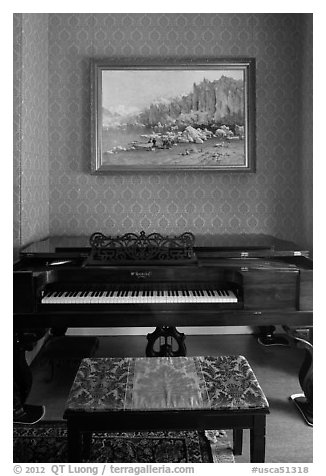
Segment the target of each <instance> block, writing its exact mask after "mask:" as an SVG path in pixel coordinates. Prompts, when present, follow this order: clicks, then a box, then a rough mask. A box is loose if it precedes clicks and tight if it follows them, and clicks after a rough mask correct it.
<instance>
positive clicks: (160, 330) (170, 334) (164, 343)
mask: <svg viewBox="0 0 326 476" xmlns="http://www.w3.org/2000/svg"><path fill="white" fill-rule="evenodd" d="M147 340H148V344H147V347H146V356H147V357H179V356H185V355H186V346H185V343H184V340H185V335H184V334H183V333H182V332H179V331H178V330H177V329H176V328H175V327H170V326H162V327H157V328H156V329H155V331H154V332H152V333H151V334H147ZM157 340H158V341H159V345H160V347H159V351H155V350H154V345H155V342H156V341H157ZM173 341H175V342H176V343H177V346H178V347H177V349H176V350H174V349H173Z"/></svg>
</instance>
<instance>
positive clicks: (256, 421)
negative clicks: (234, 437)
mask: <svg viewBox="0 0 326 476" xmlns="http://www.w3.org/2000/svg"><path fill="white" fill-rule="evenodd" d="M265 429H266V415H256V416H254V417H253V427H252V428H251V429H250V462H251V463H264V462H265Z"/></svg>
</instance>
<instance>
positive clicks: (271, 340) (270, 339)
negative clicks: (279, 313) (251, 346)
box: [257, 326, 289, 347]
mask: <svg viewBox="0 0 326 476" xmlns="http://www.w3.org/2000/svg"><path fill="white" fill-rule="evenodd" d="M259 331H260V334H259V335H258V338H257V340H258V343H259V344H261V345H264V346H266V347H269V346H271V345H285V346H288V345H289V341H288V339H286V338H284V337H282V336H275V335H274V332H275V326H264V327H259Z"/></svg>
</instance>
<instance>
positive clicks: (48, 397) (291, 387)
mask: <svg viewBox="0 0 326 476" xmlns="http://www.w3.org/2000/svg"><path fill="white" fill-rule="evenodd" d="M99 339H100V345H99V348H98V350H97V352H96V356H97V357H100V356H101V357H106V356H107V357H123V356H133V357H143V356H144V351H145V347H146V343H147V341H146V338H145V337H143V336H114V337H100V338H99ZM186 346H187V355H189V356H193V355H227V354H241V355H244V356H245V357H246V358H247V359H248V361H249V363H250V364H251V367H252V368H253V370H254V372H255V374H256V376H257V378H258V380H259V382H260V384H261V387H262V388H263V390H264V392H265V394H266V396H267V399H268V401H269V404H270V412H271V413H270V415H268V417H267V438H266V462H267V463H312V462H313V429H312V428H311V427H309V426H308V425H307V424H306V423H305V422H304V420H303V419H302V418H301V416H300V414H299V412H298V410H297V409H296V408H295V406H294V405H293V403H292V402H291V401H289V396H290V395H292V394H293V393H300V392H301V388H300V385H299V381H298V370H299V368H300V366H301V363H302V361H303V357H304V354H303V351H302V350H298V349H292V348H289V347H282V346H273V347H263V346H261V345H260V344H258V343H257V340H256V337H255V336H253V335H219V336H216V335H214V336H212V335H210V336H207V335H205V336H194V335H192V336H187V338H186ZM32 370H33V375H34V383H33V388H32V392H31V394H30V397H29V400H28V402H29V403H35V404H41V403H42V404H44V405H45V406H46V416H45V419H46V420H58V419H59V420H60V419H62V415H63V411H64V405H65V400H66V398H67V396H68V392H69V389H70V386H71V384H72V380H73V378H74V375H75V372H76V366H74V365H61V366H59V367H57V368H56V370H55V375H54V378H53V380H52V381H51V382H47V377H49V374H50V372H49V366H48V365H47V364H46V363H43V362H41V361H40V359H38V358H36V359H35V361H34V362H33V363H32ZM236 462H237V463H248V462H249V431H248V430H245V431H244V445H243V454H242V455H241V456H237V457H236Z"/></svg>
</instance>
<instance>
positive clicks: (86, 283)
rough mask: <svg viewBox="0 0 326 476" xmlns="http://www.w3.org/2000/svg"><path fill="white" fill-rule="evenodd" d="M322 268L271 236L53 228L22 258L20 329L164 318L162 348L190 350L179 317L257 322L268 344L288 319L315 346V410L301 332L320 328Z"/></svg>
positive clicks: (296, 338) (157, 323)
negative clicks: (316, 295) (316, 289)
mask: <svg viewBox="0 0 326 476" xmlns="http://www.w3.org/2000/svg"><path fill="white" fill-rule="evenodd" d="M312 272H313V271H312V261H311V259H310V258H309V253H308V251H306V250H303V249H301V248H299V247H298V246H296V245H295V244H293V243H290V242H287V241H284V240H280V239H277V238H274V237H271V236H267V235H250V234H245V235H236V236H233V235H221V236H219V237H217V238H215V239H212V240H211V242H208V241H207V239H203V237H196V238H195V237H194V236H193V235H192V234H191V233H183V234H182V235H179V236H170V237H167V236H162V235H160V234H158V233H152V234H149V235H146V234H145V232H141V233H140V234H137V233H127V234H125V235H123V236H118V237H111V236H106V235H104V234H102V233H94V234H93V235H92V236H91V237H90V238H89V237H84V236H76V237H50V238H47V239H44V240H42V241H39V242H36V243H33V244H31V245H29V246H27V247H26V248H24V249H23V250H22V251H21V252H20V257H19V260H18V261H17V262H16V263H15V264H14V287H13V290H14V333H15V334H16V335H19V334H21V333H23V332H26V331H28V329H38V328H40V329H41V328H54V329H60V330H61V331H62V332H63V333H64V332H65V330H66V329H67V328H69V327H70V328H71V327H109V328H110V327H144V326H145V327H155V328H156V330H155V332H153V333H152V334H149V335H148V336H147V339H148V344H147V348H146V354H147V355H150V356H155V355H185V352H186V347H185V344H184V339H185V337H184V335H183V334H182V333H180V332H179V331H178V330H177V326H253V327H257V328H258V329H259V330H260V335H259V339H260V342H261V343H262V344H265V345H268V344H270V343H273V342H275V339H276V336H274V331H275V326H283V329H285V330H286V332H287V335H288V336H289V338H290V340H291V341H292V342H296V343H297V344H298V345H299V346H300V345H302V347H303V348H304V349H305V350H306V357H305V360H304V363H303V365H302V368H301V370H300V375H299V380H300V383H301V386H302V387H303V389H304V394H305V399H306V400H305V401H304V407H305V408H304V410H305V411H306V410H307V406H308V411H309V412H310V413H312V407H311V405H312V352H311V347H310V339H306V338H302V336H301V334H299V332H301V331H302V330H303V329H308V330H311V328H312V323H313V315H312ZM158 339H160V341H162V339H163V344H161V346H160V347H159V350H155V343H157V340H158ZM172 342H173V343H174V344H175V343H176V347H175V346H174V347H173V345H172ZM231 350H232V349H231ZM300 410H301V409H300Z"/></svg>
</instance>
